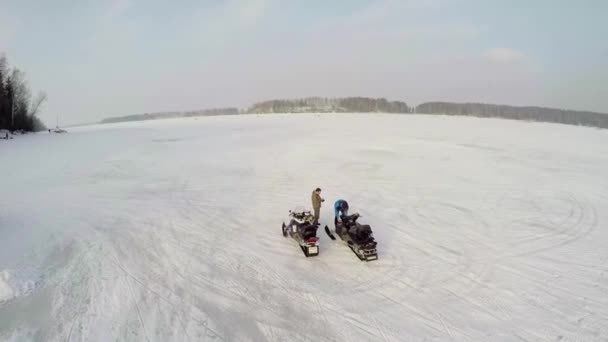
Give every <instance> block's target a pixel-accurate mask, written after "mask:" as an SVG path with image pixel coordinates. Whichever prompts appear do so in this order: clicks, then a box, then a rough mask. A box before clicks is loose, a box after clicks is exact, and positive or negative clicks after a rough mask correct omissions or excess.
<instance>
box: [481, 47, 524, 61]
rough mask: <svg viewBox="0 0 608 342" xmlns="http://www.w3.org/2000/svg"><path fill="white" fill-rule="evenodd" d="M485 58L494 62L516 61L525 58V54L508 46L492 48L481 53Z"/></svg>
mask: <svg viewBox="0 0 608 342" xmlns="http://www.w3.org/2000/svg"><path fill="white" fill-rule="evenodd" d="M483 57H484V58H485V59H486V60H489V61H491V62H495V63H517V62H521V61H524V60H526V54H524V53H523V52H521V51H518V50H514V49H509V48H494V49H490V50H487V51H485V52H484V53H483Z"/></svg>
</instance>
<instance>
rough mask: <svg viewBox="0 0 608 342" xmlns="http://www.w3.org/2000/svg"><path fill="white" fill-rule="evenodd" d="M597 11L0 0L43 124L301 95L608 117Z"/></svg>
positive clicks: (571, 2)
mask: <svg viewBox="0 0 608 342" xmlns="http://www.w3.org/2000/svg"><path fill="white" fill-rule="evenodd" d="M607 18H608V1H605V0H588V1H585V0H580V1H576V0H568V1H566V0H496V1H492V0H460V1H459V0H452V1H450V0H402V1H390V0H386V1H381V0H377V1H364V0H342V1H339V0H323V1H322V0H293V1H288V0H249V1H247V0H243V1H235V0H227V1H220V0H211V1H202V0H201V1H194V0H184V1H156V0H153V1H143V0H96V1H95V0H72V1H68V0H55V1H41V0H38V1H32V0H0V53H5V54H6V56H7V57H8V59H9V62H10V64H11V65H12V66H17V67H19V68H20V69H22V70H24V71H25V72H26V74H27V78H28V80H29V82H30V85H31V87H32V89H33V91H34V93H35V92H37V91H38V90H44V91H46V92H47V94H48V97H49V99H48V102H47V103H46V105H45V107H44V110H43V112H42V113H41V118H42V119H43V120H44V121H45V122H46V123H47V124H49V125H54V122H55V117H56V115H57V114H59V116H60V123H62V124H66V125H67V124H76V123H87V122H93V121H98V120H100V119H102V118H105V117H110V116H119V115H128V114H138V113H145V112H158V111H171V110H193V109H202V108H209V107H220V106H237V107H240V108H244V107H247V106H248V105H250V104H252V103H253V102H256V101H261V100H267V99H273V98H297V97H308V96H326V97H335V96H372V97H386V98H388V99H391V100H403V101H406V102H407V103H408V104H410V105H415V104H419V103H421V102H425V101H436V100H442V101H458V102H488V103H499V104H511V105H540V106H550V107H558V108H568V109H579V110H594V111H601V112H607V113H608V19H607Z"/></svg>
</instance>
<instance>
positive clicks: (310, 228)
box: [300, 224, 317, 240]
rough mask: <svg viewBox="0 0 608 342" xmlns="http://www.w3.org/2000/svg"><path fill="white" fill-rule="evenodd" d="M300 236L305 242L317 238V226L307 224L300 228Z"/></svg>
mask: <svg viewBox="0 0 608 342" xmlns="http://www.w3.org/2000/svg"><path fill="white" fill-rule="evenodd" d="M300 234H301V235H302V238H303V239H304V240H307V239H308V238H311V237H316V236H317V226H315V225H311V224H305V225H302V226H300Z"/></svg>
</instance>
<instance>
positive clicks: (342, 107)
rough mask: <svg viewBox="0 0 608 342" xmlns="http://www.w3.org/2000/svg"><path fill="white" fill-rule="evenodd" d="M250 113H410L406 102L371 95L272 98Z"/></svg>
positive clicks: (254, 106)
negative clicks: (371, 96) (370, 96)
mask: <svg viewBox="0 0 608 342" xmlns="http://www.w3.org/2000/svg"><path fill="white" fill-rule="evenodd" d="M247 112H248V113H260V114H261V113H410V112H411V108H410V107H408V105H407V104H406V103H405V102H399V101H388V100H387V99H382V98H380V99H374V98H369V97H346V98H333V99H331V98H321V97H310V98H306V99H297V100H271V101H264V102H258V103H256V104H254V105H253V106H251V107H250V108H249V109H248V110H247Z"/></svg>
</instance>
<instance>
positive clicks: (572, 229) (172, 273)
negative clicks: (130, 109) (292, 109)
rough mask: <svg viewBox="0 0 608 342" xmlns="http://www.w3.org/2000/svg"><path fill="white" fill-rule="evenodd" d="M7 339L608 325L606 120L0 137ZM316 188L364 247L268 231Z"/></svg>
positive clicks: (599, 331)
mask: <svg viewBox="0 0 608 342" xmlns="http://www.w3.org/2000/svg"><path fill="white" fill-rule="evenodd" d="M0 165H2V177H0V192H1V193H0V194H1V196H0V340H8V341H22V340H35V341H81V340H87V341H108V340H118V341H422V340H426V341H517V340H524V341H558V340H559V341H582V340H584V341H606V338H607V336H608V248H606V246H607V245H608V230H607V229H605V227H606V224H607V223H608V195H607V194H608V177H606V173H607V171H608V131H605V130H597V129H591V128H582V127H572V126H563V125H553V124H539V123H526V122H517V121H506V120H495V119H475V118H460V117H440V116H417V115H262V116H257V115H248V116H230V117H209V118H198V119H180V120H162V121H151V122H134V123H122V124H113V125H101V126H89V127H81V128H74V129H71V130H70V132H69V133H68V134H63V135H57V134H36V135H30V136H19V137H17V138H15V139H13V140H10V141H4V142H0ZM317 186H320V187H321V188H323V197H324V198H325V199H326V202H325V205H324V207H323V208H322V212H321V227H323V226H324V225H325V224H329V225H330V226H331V224H332V221H333V217H332V215H333V213H332V208H331V205H328V204H327V203H333V200H335V199H337V198H345V199H347V200H348V201H349V203H350V205H351V211H352V212H357V211H358V212H359V213H361V215H362V218H361V220H364V222H365V223H368V224H370V225H371V227H372V229H373V231H374V236H375V237H376V240H377V241H378V252H379V260H377V261H373V262H370V263H364V262H361V261H359V260H358V259H357V257H356V256H355V255H354V254H353V253H352V252H351V251H350V250H349V249H348V248H347V247H346V246H344V245H342V244H341V243H340V241H339V240H337V241H331V240H330V239H329V238H328V237H327V236H326V235H325V234H324V233H323V232H322V230H319V234H318V235H319V237H320V238H321V241H320V255H319V256H317V257H313V258H305V257H304V256H303V255H302V252H301V250H300V249H299V248H298V246H297V244H296V243H295V242H294V241H293V240H291V239H286V238H284V237H283V236H282V234H281V230H280V228H281V223H282V222H283V221H286V220H287V219H288V218H287V214H288V210H289V209H291V208H293V207H295V206H297V205H309V201H310V192H311V191H312V190H313V189H314V188H316V187H317Z"/></svg>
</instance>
